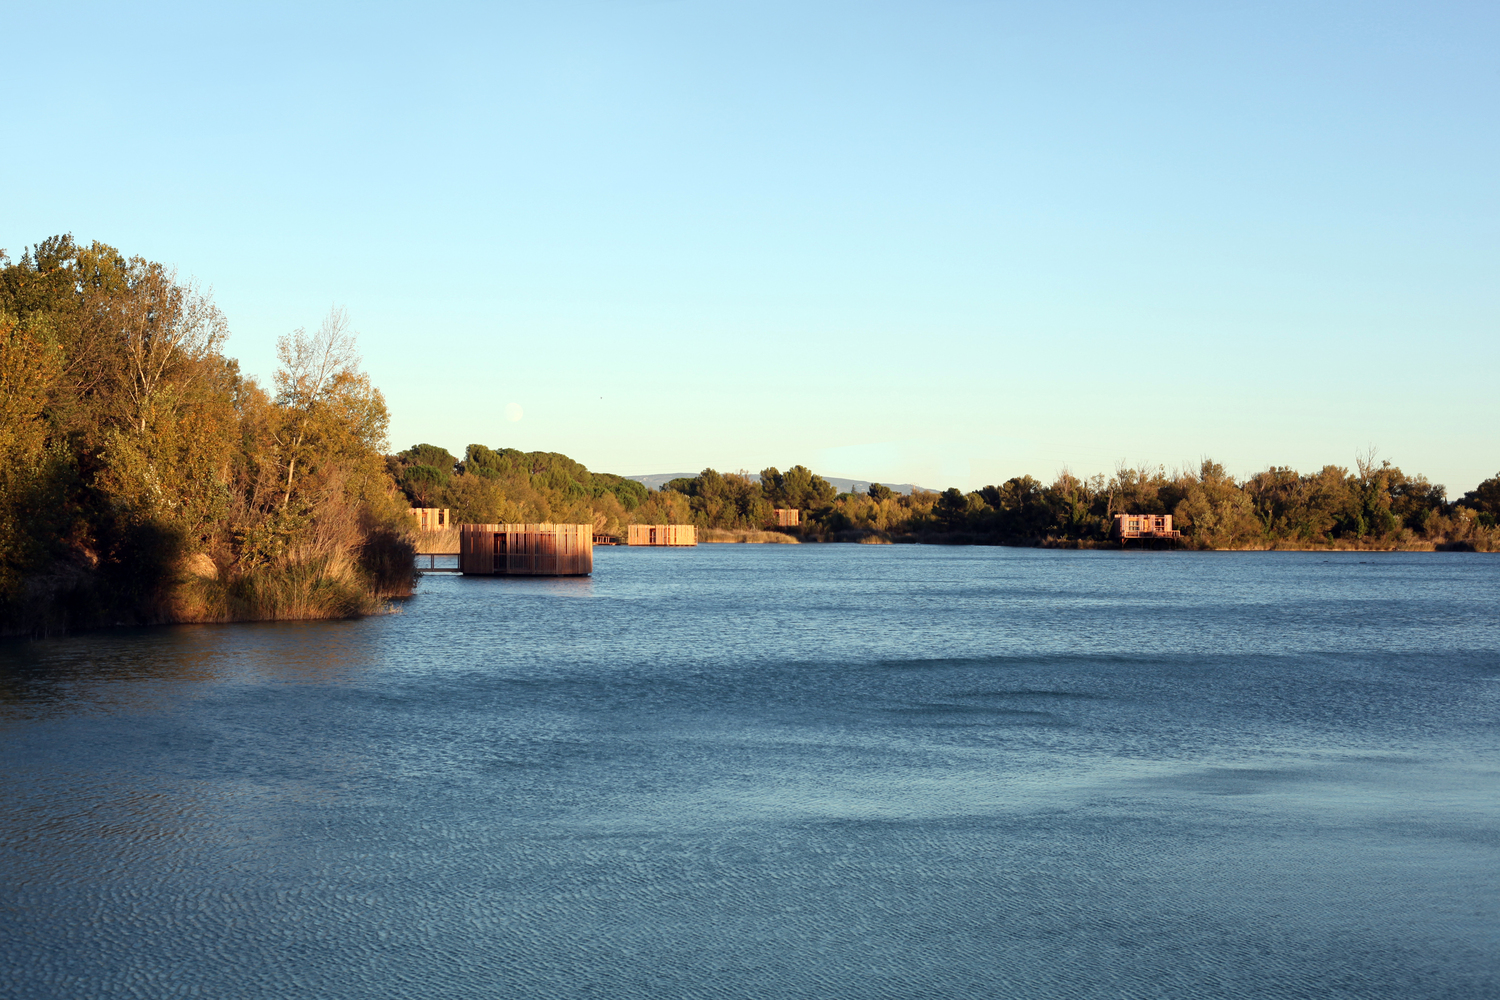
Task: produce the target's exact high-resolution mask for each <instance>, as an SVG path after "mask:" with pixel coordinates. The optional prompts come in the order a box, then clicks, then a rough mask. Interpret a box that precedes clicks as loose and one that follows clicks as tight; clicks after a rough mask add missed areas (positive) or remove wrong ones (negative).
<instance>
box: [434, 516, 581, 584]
mask: <svg viewBox="0 0 1500 1000" xmlns="http://www.w3.org/2000/svg"><path fill="white" fill-rule="evenodd" d="M458 570H459V572H460V573H463V574H464V575H465V576H588V575H589V574H590V573H592V572H593V571H594V526H593V525H592V524H463V525H459V548H458Z"/></svg>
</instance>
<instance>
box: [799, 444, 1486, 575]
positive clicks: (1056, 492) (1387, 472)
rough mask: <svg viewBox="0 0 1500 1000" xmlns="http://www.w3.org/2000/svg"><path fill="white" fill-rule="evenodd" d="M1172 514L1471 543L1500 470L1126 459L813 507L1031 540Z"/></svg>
mask: <svg viewBox="0 0 1500 1000" xmlns="http://www.w3.org/2000/svg"><path fill="white" fill-rule="evenodd" d="M1126 513H1131V514H1171V515H1173V519H1174V527H1176V528H1177V529H1179V530H1180V531H1182V533H1183V536H1184V544H1186V545H1189V546H1191V547H1195V548H1206V549H1237V548H1340V547H1353V548H1460V549H1464V548H1467V549H1481V550H1485V551H1493V550H1495V549H1496V548H1497V546H1500V530H1497V527H1496V524H1497V518H1500V475H1497V476H1496V477H1494V478H1491V479H1488V480H1486V481H1485V482H1484V483H1482V484H1480V486H1479V487H1478V488H1477V489H1475V490H1472V491H1470V492H1469V493H1466V494H1465V495H1464V496H1463V497H1461V498H1459V499H1458V500H1457V501H1454V502H1451V503H1450V502H1449V501H1448V500H1447V499H1446V491H1445V490H1444V488H1443V487H1442V486H1439V485H1435V484H1433V483H1431V482H1429V481H1428V480H1427V479H1426V477H1424V476H1421V475H1409V474H1407V473H1405V472H1403V471H1402V470H1401V469H1400V468H1398V467H1396V466H1394V465H1392V464H1390V463H1389V462H1379V463H1377V462H1376V461H1375V459H1374V457H1373V456H1367V457H1364V458H1361V459H1359V460H1357V461H1356V463H1355V467H1354V469H1353V470H1352V471H1351V470H1350V469H1348V468H1345V467H1342V466H1334V465H1328V466H1324V467H1323V468H1322V469H1321V470H1319V471H1318V472H1316V473H1311V474H1305V473H1299V472H1297V471H1295V470H1293V469H1290V468H1286V467H1279V466H1278V467H1272V468H1270V469H1267V470H1265V471H1263V472H1259V473H1256V474H1255V475H1253V476H1250V477H1249V478H1248V479H1244V480H1236V479H1235V478H1234V477H1232V476H1230V475H1229V474H1228V473H1226V472H1225V471H1224V468H1223V466H1222V465H1220V464H1219V463H1217V462H1213V461H1207V460H1205V461H1204V462H1203V463H1201V465H1200V466H1199V467H1198V468H1197V469H1194V470H1191V471H1178V472H1173V473H1168V472H1167V471H1166V469H1165V468H1163V467H1160V466H1158V467H1156V468H1129V467H1124V466H1122V467H1120V468H1118V469H1116V470H1115V472H1114V474H1113V475H1110V476H1105V475H1095V476H1091V477H1088V478H1080V477H1078V476H1075V475H1073V474H1072V473H1070V472H1067V471H1064V472H1062V473H1061V474H1059V475H1058V476H1057V477H1056V478H1055V479H1054V480H1053V482H1052V483H1050V484H1046V485H1044V484H1043V483H1041V482H1040V481H1038V480H1036V479H1034V478H1032V477H1031V476H1019V477H1016V478H1013V479H1009V480H1006V481H1005V482H1004V483H1002V484H1000V485H991V486H986V487H984V488H983V489H980V490H974V491H970V492H964V491H962V490H959V489H956V488H950V489H948V490H945V491H943V492H942V493H935V492H918V493H915V494H913V495H912V496H910V497H896V496H892V495H891V494H890V492H889V490H886V489H884V488H883V487H880V486H879V484H872V486H871V487H870V490H869V492H868V493H865V494H843V495H840V496H839V497H838V498H836V499H835V501H834V502H833V503H831V504H829V505H827V506H825V507H823V508H820V509H819V510H817V511H814V512H813V515H812V519H813V521H814V523H815V524H816V525H817V530H819V531H821V532H823V533H824V534H826V535H828V536H831V537H839V536H847V535H850V534H858V533H861V532H865V533H877V534H883V535H889V536H908V537H927V538H930V539H936V538H938V537H944V538H947V539H949V540H954V541H982V542H996V543H1002V544H1021V545H1033V544H1044V545H1088V544H1102V543H1105V542H1107V541H1108V540H1109V539H1110V533H1111V530H1112V528H1113V524H1114V516H1115V515H1116V514H1126Z"/></svg>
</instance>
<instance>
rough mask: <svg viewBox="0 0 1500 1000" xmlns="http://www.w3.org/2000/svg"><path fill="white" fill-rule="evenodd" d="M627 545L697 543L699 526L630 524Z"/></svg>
mask: <svg viewBox="0 0 1500 1000" xmlns="http://www.w3.org/2000/svg"><path fill="white" fill-rule="evenodd" d="M625 544H626V545H657V546H662V545H697V544H698V528H697V527H696V526H695V525H691V524H628V525H626V526H625Z"/></svg>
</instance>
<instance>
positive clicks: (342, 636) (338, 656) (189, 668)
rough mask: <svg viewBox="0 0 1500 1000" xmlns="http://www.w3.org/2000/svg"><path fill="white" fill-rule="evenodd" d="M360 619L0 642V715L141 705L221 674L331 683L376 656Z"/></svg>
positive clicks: (375, 633)
mask: <svg viewBox="0 0 1500 1000" xmlns="http://www.w3.org/2000/svg"><path fill="white" fill-rule="evenodd" d="M382 656H383V650H382V648H381V644H380V632H379V630H378V629H371V628H370V627H369V625H368V624H367V623H364V622H294V623H287V622H263V623H250V624H240V625H178V626H171V627H165V628H151V629H112V630H102V631H98V632H90V633H85V634H81V635H74V636H68V637H63V638H52V639H43V640H19V639H12V640H5V641H3V642H0V717H4V716H5V715H7V714H13V713H21V714H31V713H34V712H49V711H80V710H90V709H93V710H104V709H108V710H140V709H144V708H145V707H147V706H148V705H150V704H152V703H154V702H158V701H161V702H164V703H170V702H171V701H172V700H174V699H176V698H180V697H192V692H193V691H194V690H195V689H197V688H199V687H201V686H203V685H211V684H220V683H242V684H254V683H264V682H277V683H317V684H322V683H329V682H334V681H339V680H347V679H349V678H351V677H353V676H357V675H358V674H359V673H361V672H363V671H365V670H368V669H370V668H371V667H372V666H374V665H376V664H378V663H380V662H381V659H382Z"/></svg>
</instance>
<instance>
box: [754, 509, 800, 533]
mask: <svg viewBox="0 0 1500 1000" xmlns="http://www.w3.org/2000/svg"><path fill="white" fill-rule="evenodd" d="M762 509H764V508H762ZM771 513H773V514H775V515H776V527H778V528H795V527H796V526H797V525H799V524H801V523H802V512H801V511H800V510H796V509H794V508H791V507H777V508H776V509H775V510H773V511H771Z"/></svg>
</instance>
